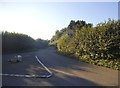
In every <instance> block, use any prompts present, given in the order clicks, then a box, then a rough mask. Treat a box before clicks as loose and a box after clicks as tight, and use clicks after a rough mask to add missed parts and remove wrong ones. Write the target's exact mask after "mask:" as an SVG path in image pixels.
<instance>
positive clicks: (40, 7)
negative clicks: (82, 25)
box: [0, 2, 118, 39]
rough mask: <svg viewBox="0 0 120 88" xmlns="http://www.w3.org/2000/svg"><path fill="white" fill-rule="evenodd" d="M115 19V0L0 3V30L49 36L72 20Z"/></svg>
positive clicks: (37, 36)
mask: <svg viewBox="0 0 120 88" xmlns="http://www.w3.org/2000/svg"><path fill="white" fill-rule="evenodd" d="M108 18H111V19H115V20H117V19H118V3H117V2H32V3H31V2H0V30H3V31H5V30H7V31H9V32H18V33H23V34H27V35H29V36H31V37H32V38H34V39H37V38H42V39H51V38H52V36H53V35H54V34H55V31H56V30H61V29H62V28H64V27H67V26H68V25H69V23H70V21H71V20H75V21H77V20H84V21H86V22H87V23H93V24H94V26H95V25H96V24H97V23H100V22H104V21H105V20H108Z"/></svg>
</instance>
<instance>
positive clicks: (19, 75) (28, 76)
mask: <svg viewBox="0 0 120 88" xmlns="http://www.w3.org/2000/svg"><path fill="white" fill-rule="evenodd" d="M35 58H36V59H37V61H38V62H39V64H41V65H42V66H43V67H44V68H45V70H46V71H47V72H48V73H49V75H22V74H0V76H13V77H27V78H33V77H34V78H49V77H51V76H52V74H53V73H52V72H51V71H50V70H49V69H48V68H47V67H46V66H45V65H44V64H43V63H42V62H41V61H40V60H39V59H38V57H37V56H35Z"/></svg>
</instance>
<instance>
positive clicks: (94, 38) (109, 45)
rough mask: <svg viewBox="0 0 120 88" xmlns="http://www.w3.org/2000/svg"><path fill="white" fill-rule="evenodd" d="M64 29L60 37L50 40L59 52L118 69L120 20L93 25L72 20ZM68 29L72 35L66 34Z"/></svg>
mask: <svg viewBox="0 0 120 88" xmlns="http://www.w3.org/2000/svg"><path fill="white" fill-rule="evenodd" d="M65 30H66V31H64V32H63V33H62V36H61V37H60V38H58V39H56V40H54V41H51V44H57V48H58V51H59V52H62V53H66V54H69V55H70V56H74V57H77V58H79V59H81V60H83V61H85V62H88V63H92V64H98V65H102V66H105V67H112V68H114V69H119V70H120V21H115V20H111V19H109V20H108V22H106V21H105V22H103V23H99V24H97V25H96V26H95V27H93V26H92V24H91V23H88V24H87V23H86V22H85V21H77V22H75V21H73V20H72V21H71V22H70V24H69V25H68V27H67V28H65ZM69 30H73V33H72V35H68V33H67V31H69ZM55 36H56V35H55ZM115 63H117V64H115Z"/></svg>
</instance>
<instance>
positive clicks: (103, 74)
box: [2, 47, 118, 86]
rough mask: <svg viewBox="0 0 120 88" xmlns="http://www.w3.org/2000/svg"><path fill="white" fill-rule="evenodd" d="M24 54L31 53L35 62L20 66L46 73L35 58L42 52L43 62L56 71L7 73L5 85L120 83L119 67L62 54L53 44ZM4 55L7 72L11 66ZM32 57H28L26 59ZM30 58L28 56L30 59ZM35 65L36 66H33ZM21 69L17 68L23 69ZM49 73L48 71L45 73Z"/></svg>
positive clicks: (40, 55) (101, 84) (103, 84)
mask: <svg viewBox="0 0 120 88" xmlns="http://www.w3.org/2000/svg"><path fill="white" fill-rule="evenodd" d="M21 55H22V56H29V61H28V63H30V64H31V65H29V67H27V68H25V67H24V65H22V67H20V66H19V65H18V67H17V66H16V68H22V69H24V71H25V72H27V71H28V70H29V71H30V72H34V73H36V74H37V73H40V72H41V73H42V72H43V74H44V73H45V72H44V71H42V70H41V69H39V68H37V67H38V66H39V64H37V62H35V58H33V57H34V56H36V55H37V56H38V57H39V58H40V60H41V62H42V63H43V64H44V65H45V66H47V67H48V68H49V70H50V71H52V72H53V76H52V77H50V78H45V79H44V78H24V77H5V76H3V83H2V84H3V85H4V86H118V71H116V70H112V69H109V68H104V67H99V66H95V65H91V64H87V63H83V62H81V61H77V60H75V59H71V58H69V57H65V56H62V55H58V54H56V52H55V49H54V48H53V47H50V48H47V49H42V50H40V51H37V52H30V53H22V54H21ZM8 57H10V55H6V56H3V73H6V72H7V71H8V70H6V69H8V67H9V66H6V64H4V63H5V61H4V60H6V58H8ZM26 59H28V58H24V60H26ZM26 61H27V60H26ZM31 66H32V67H34V66H36V67H34V69H33V68H32V67H31ZM20 70H21V69H16V71H17V72H19V73H21V72H22V71H20ZM45 74H46V73H45Z"/></svg>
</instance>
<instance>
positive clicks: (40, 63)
mask: <svg viewBox="0 0 120 88" xmlns="http://www.w3.org/2000/svg"><path fill="white" fill-rule="evenodd" d="M35 57H36V58H37V61H38V62H39V63H40V64H41V65H42V66H43V67H44V68H45V69H46V70H47V71H48V72H49V73H50V74H52V72H51V71H50V70H49V69H48V68H47V67H46V66H45V65H44V64H43V63H42V62H41V61H40V60H39V59H38V57H37V56H35Z"/></svg>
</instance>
